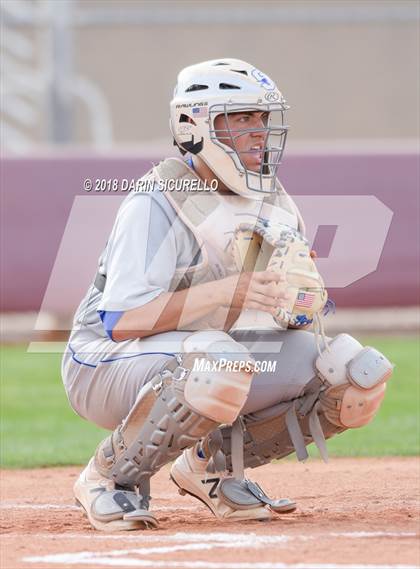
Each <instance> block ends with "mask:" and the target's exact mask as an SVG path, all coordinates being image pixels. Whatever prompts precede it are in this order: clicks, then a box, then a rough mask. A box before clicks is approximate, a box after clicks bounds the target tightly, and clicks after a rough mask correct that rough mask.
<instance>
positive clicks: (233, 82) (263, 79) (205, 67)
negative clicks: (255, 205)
mask: <svg viewBox="0 0 420 569" xmlns="http://www.w3.org/2000/svg"><path fill="white" fill-rule="evenodd" d="M287 108H288V107H287V105H286V102H285V100H284V99H283V96H282V95H281V93H280V91H279V90H278V89H277V87H276V85H275V84H274V82H273V81H271V79H269V78H268V77H267V76H266V75H264V74H263V73H261V71H258V70H257V69H255V68H254V67H253V66H252V65H249V64H248V63H245V62H244V61H240V60H236V59H222V60H214V61H206V62H204V63H200V64H198V65H193V66H191V67H187V68H186V69H184V70H183V71H181V73H180V74H179V77H178V84H177V87H176V89H175V93H174V98H173V100H172V102H171V119H170V126H171V129H172V133H173V135H174V139H175V143H176V145H177V146H178V147H179V149H180V150H181V152H182V153H183V154H185V153H186V152H190V153H191V154H197V155H199V156H200V158H202V159H203V160H204V162H205V163H206V164H207V165H208V166H209V167H210V168H211V170H212V171H213V172H214V173H215V175H216V176H217V177H218V178H219V179H220V180H221V181H222V182H223V183H224V184H225V185H226V186H227V187H228V188H230V189H231V190H232V191H233V192H235V193H237V194H240V195H243V196H245V197H251V198H253V199H255V198H258V197H260V198H261V197H263V196H264V194H267V193H272V192H274V191H275V184H276V172H277V168H278V165H279V163H280V160H281V158H282V155H283V151H284V146H285V142H286V135H287V130H288V127H287V126H286V125H285V122H284V113H285V111H286V109H287Z"/></svg>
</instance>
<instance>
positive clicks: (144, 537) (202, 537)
mask: <svg viewBox="0 0 420 569" xmlns="http://www.w3.org/2000/svg"><path fill="white" fill-rule="evenodd" d="M164 531H165V530H163V531H159V535H156V534H154V533H152V532H150V531H144V532H141V533H140V532H139V533H135V534H129V533H126V534H124V533H122V532H118V533H105V532H101V533H99V532H94V531H92V533H24V532H19V533H16V532H15V533H13V532H9V533H4V534H3V535H2V536H1V537H3V538H15V539H16V538H21V537H28V538H29V537H31V538H33V539H39V540H41V539H76V540H82V539H84V540H88V541H92V540H99V541H103V540H105V541H112V540H116V541H119V542H121V541H135V542H137V543H141V542H145V543H151V542H156V543H161V542H162V541H174V542H178V541H189V542H203V541H206V540H208V539H212V540H213V541H216V542H219V541H222V542H223V541H227V542H230V541H232V540H241V541H242V542H248V541H249V540H250V539H251V540H258V539H261V538H262V539H264V540H265V541H264V543H265V544H269V543H279V542H281V541H283V540H284V537H287V538H290V539H296V540H300V541H310V540H313V539H320V538H321V539H322V538H329V537H343V538H345V539H347V538H350V539H351V538H355V539H361V538H365V539H372V538H381V537H389V538H392V537H397V538H414V537H418V536H419V534H418V533H416V532H392V531H374V532H345V531H344V532H328V533H318V534H312V535H311V534H305V535H293V534H280V535H279V534H277V535H264V536H260V535H257V534H255V533H246V534H240V533H188V532H177V533H174V534H166V533H164Z"/></svg>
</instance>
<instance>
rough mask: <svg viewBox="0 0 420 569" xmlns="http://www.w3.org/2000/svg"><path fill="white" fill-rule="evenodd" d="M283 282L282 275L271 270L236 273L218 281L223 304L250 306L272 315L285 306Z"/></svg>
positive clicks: (240, 306) (242, 307) (285, 298)
mask: <svg viewBox="0 0 420 569" xmlns="http://www.w3.org/2000/svg"><path fill="white" fill-rule="evenodd" d="M285 284H286V281H285V279H284V277H281V276H280V275H279V274H278V273H274V272H272V271H260V272H244V273H240V274H239V273H238V274H236V275H232V276H230V277H226V278H225V279H221V280H220V281H218V285H219V286H220V287H221V289H220V290H221V293H222V299H223V300H222V303H223V305H224V306H229V307H230V308H233V309H239V310H242V309H247V308H252V309H254V310H262V311H263V312H268V313H270V314H272V315H276V314H277V312H278V308H279V307H281V308H284V307H285V306H286V301H287V300H288V298H289V296H288V295H287V294H286V286H285Z"/></svg>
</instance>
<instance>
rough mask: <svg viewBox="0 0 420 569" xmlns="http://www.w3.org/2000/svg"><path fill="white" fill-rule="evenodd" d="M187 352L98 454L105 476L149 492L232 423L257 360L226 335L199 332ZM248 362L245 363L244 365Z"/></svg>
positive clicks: (146, 391) (149, 388)
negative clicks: (162, 472) (153, 482)
mask: <svg viewBox="0 0 420 569" xmlns="http://www.w3.org/2000/svg"><path fill="white" fill-rule="evenodd" d="M183 349H184V353H182V354H179V355H178V356H177V357H176V358H174V359H173V360H172V361H170V362H168V363H167V364H165V366H164V369H163V370H162V371H161V372H160V373H159V374H158V375H157V376H155V377H154V378H153V379H152V380H151V381H150V382H148V383H147V384H146V385H145V386H144V387H143V388H142V389H141V391H140V393H139V395H138V397H137V400H136V402H135V404H134V406H133V408H132V409H131V411H130V413H129V414H128V416H127V417H126V419H125V420H124V422H123V423H122V425H121V426H120V427H119V428H118V429H117V430H116V431H114V433H113V434H112V435H110V436H109V437H108V438H107V439H105V441H103V442H102V443H101V444H100V445H99V447H98V449H97V452H96V455H95V458H96V466H97V468H98V470H99V471H100V472H101V474H102V475H103V476H106V477H108V478H112V479H113V480H114V481H115V483H116V484H119V485H120V486H124V487H127V488H132V487H135V486H138V487H140V489H141V492H142V494H144V493H146V492H148V481H149V479H150V477H151V476H153V474H155V473H156V472H157V471H158V470H159V469H160V468H161V467H162V466H163V465H164V464H167V463H168V462H170V461H172V460H174V459H175V458H177V457H178V456H179V455H180V454H181V453H182V451H183V450H184V449H186V448H189V447H191V446H193V445H194V444H195V443H196V442H197V441H198V440H200V439H201V438H203V437H205V436H206V435H207V434H208V433H210V432H211V431H213V430H214V429H215V428H217V427H218V426H219V425H220V424H222V423H232V422H233V421H234V420H235V419H236V417H237V416H238V415H239V412H240V410H241V408H242V407H243V405H244V403H245V400H246V398H247V395H248V392H249V388H250V385H251V381H252V377H253V360H252V358H251V357H250V356H249V353H248V351H247V350H246V348H244V347H243V346H242V345H241V344H238V343H237V342H235V341H234V340H232V339H231V338H230V337H229V336H228V335H227V334H224V333H223V332H212V331H211V332H197V333H194V334H192V335H191V336H189V337H187V338H186V340H185V341H184V346H183ZM244 362H245V363H244Z"/></svg>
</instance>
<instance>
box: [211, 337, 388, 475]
mask: <svg viewBox="0 0 420 569" xmlns="http://www.w3.org/2000/svg"><path fill="white" fill-rule="evenodd" d="M315 367H316V372H317V375H318V377H317V378H314V379H313V380H312V381H311V382H310V383H309V384H308V385H307V387H306V389H305V392H304V394H303V395H302V396H301V397H299V398H297V399H295V400H293V401H289V402H285V403H280V404H278V405H274V406H273V407H270V408H268V409H265V410H263V411H259V412H257V413H251V414H249V415H245V416H244V417H243V418H242V419H243V421H242V422H243V425H244V436H243V442H244V466H245V467H250V468H255V467H257V466H260V465H262V464H266V463H268V462H270V461H271V460H273V459H279V458H283V457H285V456H287V455H289V454H291V453H292V452H295V451H296V454H297V457H298V459H299V460H305V459H306V458H308V453H307V450H306V446H307V445H309V444H310V443H312V442H315V444H316V445H317V446H318V448H319V450H320V452H321V456H322V457H323V458H324V460H326V459H327V451H326V446H325V439H328V438H330V437H332V436H334V435H336V434H338V433H341V432H343V431H345V430H346V429H349V428H357V427H361V426H363V425H366V424H367V423H369V422H370V421H371V420H372V419H373V417H374V415H375V413H376V411H377V410H378V408H379V406H380V404H381V401H382V399H383V397H384V394H385V389H386V381H387V380H388V379H389V378H390V376H391V374H392V371H393V366H392V364H391V363H390V362H389V361H388V359H387V358H386V357H385V356H384V355H383V354H381V353H380V352H379V351H378V350H376V349H374V348H370V347H366V348H363V346H362V345H361V344H360V343H359V342H358V341H357V340H355V339H354V338H352V337H351V336H349V335H347V334H340V335H338V336H337V337H336V338H334V339H333V340H332V341H331V342H330V343H329V345H328V348H327V349H326V350H324V352H322V354H321V355H320V356H319V357H318V358H317V360H316V362H315ZM221 431H222V435H223V449H224V452H225V455H226V457H227V464H228V467H229V468H230V469H232V459H231V439H232V429H231V427H229V426H225V427H223V428H222V429H221Z"/></svg>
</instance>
